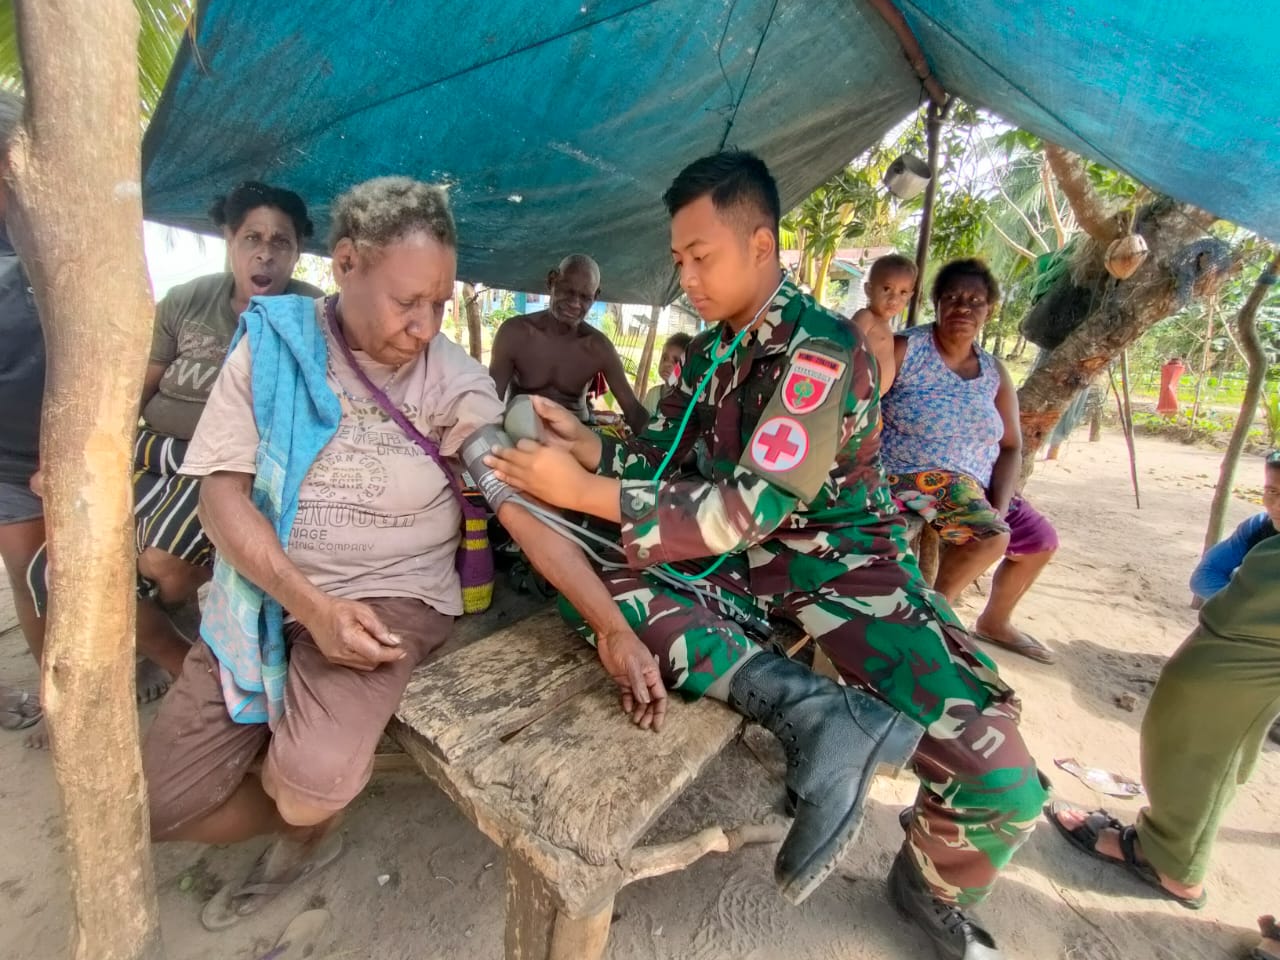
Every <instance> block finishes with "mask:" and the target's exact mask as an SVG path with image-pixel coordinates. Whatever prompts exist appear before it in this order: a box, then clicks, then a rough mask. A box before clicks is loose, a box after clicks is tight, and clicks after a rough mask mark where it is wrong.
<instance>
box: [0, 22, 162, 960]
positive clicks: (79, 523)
mask: <svg viewBox="0 0 1280 960" xmlns="http://www.w3.org/2000/svg"><path fill="white" fill-rule="evenodd" d="M15 12H16V20H17V28H18V43H19V47H20V52H21V59H22V69H23V77H24V82H25V87H26V91H27V115H26V117H25V120H24V124H23V127H22V129H21V131H20V132H19V133H18V135H17V137H16V139H15V141H14V144H13V147H12V149H11V152H10V170H9V184H10V186H11V189H12V197H11V199H10V200H9V202H8V203H7V204H6V211H5V220H6V224H7V226H8V227H9V228H10V230H11V233H12V236H13V239H14V242H15V245H16V247H17V250H18V253H19V254H20V255H21V257H22V260H23V262H24V263H25V265H26V267H27V270H28V272H29V275H30V277H31V281H32V285H33V287H34V290H35V295H36V303H37V306H38V307H39V310H40V316H41V318H42V321H43V324H44V335H45V342H46V345H47V350H48V374H47V380H46V387H45V397H44V399H45V403H44V419H43V421H42V425H41V436H42V440H41V451H40V452H41V463H42V466H43V470H44V477H45V481H44V508H45V517H46V520H47V524H48V529H49V566H50V571H51V575H52V578H53V595H52V606H51V608H50V616H49V627H48V632H47V634H46V641H45V652H44V677H43V693H44V707H45V715H46V717H47V718H48V722H49V732H50V736H51V740H52V746H53V767H54V775H55V776H56V778H57V781H58V787H59V789H60V790H61V793H62V807H63V811H64V813H65V816H66V832H67V857H68V860H69V861H70V872H71V887H72V891H71V892H72V900H73V904H74V907H75V921H74V923H75V926H74V929H73V935H72V938H71V941H72V955H73V956H74V957H75V958H76V960H143V958H147V960H151V958H156V957H159V956H160V952H161V950H160V934H159V926H158V921H157V909H156V890H155V877H154V875H153V873H152V866H151V851H150V835H149V829H148V820H147V801H146V786H145V784H144V782H143V779H142V761H141V757H140V755H139V749H138V712H137V708H136V706H135V702H134V696H135V693H134V601H133V597H134V578H135V561H134V531H133V510H132V505H133V489H132V483H131V477H130V470H131V466H132V459H133V457H132V451H133V439H134V434H135V432H136V429H137V422H138V398H139V395H140V394H141V392H142V377H143V370H144V368H145V366H146V360H147V348H148V345H149V343H150V340H151V327H152V314H153V310H152V305H151V297H150V293H149V290H148V287H147V274H146V267H145V263H144V259H143V251H142V191H141V187H140V175H141V174H140V160H139V146H140V140H141V133H142V122H141V116H140V113H139V94H138V56H137V48H138V28H139V20H138V14H137V11H136V10H135V8H134V4H133V2H132V0H18V3H17V4H16V8H15Z"/></svg>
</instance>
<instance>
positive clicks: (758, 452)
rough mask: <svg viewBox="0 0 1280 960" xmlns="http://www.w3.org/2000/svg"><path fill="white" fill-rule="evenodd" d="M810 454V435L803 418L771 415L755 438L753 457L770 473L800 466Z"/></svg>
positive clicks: (752, 450) (752, 444)
mask: <svg viewBox="0 0 1280 960" xmlns="http://www.w3.org/2000/svg"><path fill="white" fill-rule="evenodd" d="M808 453H809V434H808V433H807V432H806V431H805V429H804V427H803V426H802V425H801V424H800V421H799V420H793V419H792V418H791V417H770V418H769V419H768V420H766V421H765V422H764V423H762V424H760V426H758V427H756V432H755V434H754V435H752V437H751V459H752V461H754V462H755V464H756V465H757V466H759V467H762V468H763V469H765V470H768V471H769V472H770V473H783V472H784V471H787V470H791V469H793V468H795V467H797V466H799V465H800V464H801V463H802V462H803V461H804V458H805V456H806V455H807V454H808Z"/></svg>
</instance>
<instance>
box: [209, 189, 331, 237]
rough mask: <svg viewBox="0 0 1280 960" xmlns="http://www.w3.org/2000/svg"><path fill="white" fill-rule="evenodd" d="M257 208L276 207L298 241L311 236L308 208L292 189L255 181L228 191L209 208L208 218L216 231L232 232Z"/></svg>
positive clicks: (311, 228)
mask: <svg viewBox="0 0 1280 960" xmlns="http://www.w3.org/2000/svg"><path fill="white" fill-rule="evenodd" d="M259 207H275V208H276V209H277V210H279V211H280V212H281V213H283V214H284V215H285V216H286V217H288V218H289V219H290V220H292V221H293V232H294V234H296V236H297V239H298V241H299V242H301V241H303V240H305V239H306V238H307V237H309V236H311V234H312V232H313V231H314V230H315V227H314V226H313V225H312V223H311V220H310V218H309V217H308V216H307V205H306V204H305V203H303V201H302V198H301V197H300V196H298V195H297V194H296V193H294V192H293V191H292V190H285V189H283V188H281V187H273V186H270V185H269V184H266V183H259V182H258V181H257V180H245V181H243V182H241V183H237V184H236V185H235V186H234V187H232V188H231V192H230V193H228V194H226V195H225V196H221V197H218V198H217V199H216V200H214V201H213V205H212V206H211V207H209V219H210V220H212V221H213V225H214V226H215V227H218V228H220V229H221V228H223V227H225V228H227V229H229V230H230V231H231V232H232V233H235V232H236V231H237V230H239V229H240V227H241V226H243V225H244V221H245V218H246V217H248V216H249V214H250V212H251V211H254V210H257V209H258V208H259Z"/></svg>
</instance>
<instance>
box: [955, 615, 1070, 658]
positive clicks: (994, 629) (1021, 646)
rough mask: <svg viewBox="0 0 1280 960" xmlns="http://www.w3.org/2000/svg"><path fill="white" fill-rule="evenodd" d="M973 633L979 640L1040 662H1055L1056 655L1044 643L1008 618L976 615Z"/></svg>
mask: <svg viewBox="0 0 1280 960" xmlns="http://www.w3.org/2000/svg"><path fill="white" fill-rule="evenodd" d="M973 633H974V636H976V637H977V638H978V639H979V640H985V641H986V642H987V643H994V644H995V645H996V646H1000V647H1004V648H1005V649H1006V650H1011V651H1013V652H1014V653H1017V654H1020V655H1021V656H1024V657H1028V658H1029V659H1031V660H1036V661H1039V662H1040V663H1056V662H1057V659H1058V658H1057V656H1055V655H1054V652H1053V651H1052V650H1050V649H1049V647H1047V646H1046V645H1045V644H1043V643H1041V642H1040V641H1039V640H1037V639H1036V638H1035V637H1033V636H1031V634H1029V633H1024V632H1023V631H1021V630H1019V629H1018V628H1017V627H1015V626H1014V625H1013V624H1012V623H1010V622H1009V621H1008V620H1005V621H1003V622H1002V621H997V620H991V619H989V618H987V617H986V616H985V615H983V616H980V617H978V619H977V620H975V621H974V624H973Z"/></svg>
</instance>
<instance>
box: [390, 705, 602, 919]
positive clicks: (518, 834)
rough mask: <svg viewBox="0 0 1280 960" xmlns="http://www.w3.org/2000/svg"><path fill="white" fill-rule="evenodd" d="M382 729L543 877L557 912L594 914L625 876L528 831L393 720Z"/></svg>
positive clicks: (488, 831)
mask: <svg viewBox="0 0 1280 960" xmlns="http://www.w3.org/2000/svg"><path fill="white" fill-rule="evenodd" d="M387 733H388V734H389V735H390V736H391V738H392V739H393V740H395V741H396V742H397V743H398V744H400V745H401V746H402V747H404V749H405V751H406V752H407V753H408V754H409V755H410V756H411V757H413V759H414V760H415V761H417V763H418V766H419V767H420V768H421V769H422V772H423V773H425V774H426V775H427V778H428V779H429V780H431V781H432V782H433V783H434V784H435V785H436V786H437V787H439V788H440V789H441V790H443V791H444V792H445V794H446V795H448V797H449V799H450V800H452V801H453V802H454V803H455V804H456V805H457V807H458V810H459V811H461V813H462V814H463V816H465V817H466V818H467V819H468V820H470V821H471V822H472V823H473V824H475V826H476V828H477V829H479V830H480V832H481V833H483V834H484V835H485V836H486V837H488V838H489V839H490V840H492V841H493V842H494V843H495V844H497V845H498V846H499V847H501V848H502V849H503V852H504V853H505V854H506V855H507V856H519V857H520V858H521V859H522V860H523V861H524V863H526V864H528V865H529V866H530V868H531V869H533V870H534V871H535V872H536V873H537V874H538V875H539V876H541V877H542V878H543V879H544V880H546V883H547V889H548V890H550V891H551V893H552V895H553V896H554V898H555V899H556V903H557V908H558V909H559V910H560V912H562V913H564V914H565V915H566V916H571V917H589V916H593V915H594V914H596V913H597V912H598V911H599V910H600V909H601V906H602V904H605V903H607V902H611V901H612V899H613V895H614V893H615V892H617V890H618V889H619V888H620V887H621V886H622V883H623V879H624V878H623V874H622V868H621V866H620V865H619V864H618V863H617V862H616V861H615V862H612V863H608V864H605V865H603V866H593V865H592V864H589V863H587V862H586V861H585V860H583V859H582V858H581V857H580V856H578V855H577V854H576V853H574V852H572V851H570V850H565V849H564V848H563V847H557V846H554V845H552V844H550V843H547V842H546V841H545V840H543V839H542V838H540V837H536V836H534V835H532V834H531V833H529V831H528V829H527V824H526V823H524V822H517V821H516V820H513V819H512V817H511V813H512V811H511V810H510V809H509V808H508V807H507V805H505V804H504V805H500V806H494V805H493V804H491V803H490V797H489V796H488V795H487V794H486V793H485V792H484V791H482V790H480V789H478V788H477V787H476V785H475V784H474V783H473V782H472V781H471V778H470V777H469V776H468V774H467V771H466V770H465V769H463V768H462V767H461V766H457V767H455V766H453V765H452V764H449V763H446V762H445V761H444V760H443V759H442V758H441V757H440V756H439V754H437V753H436V751H435V750H434V749H432V748H431V747H430V746H429V745H428V744H427V743H426V741H425V740H423V739H422V737H421V736H419V734H418V733H417V732H416V731H415V730H413V729H412V728H410V727H408V726H406V725H405V724H403V723H401V722H400V721H399V720H397V719H395V718H392V721H391V723H390V724H389V725H388V727H387Z"/></svg>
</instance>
